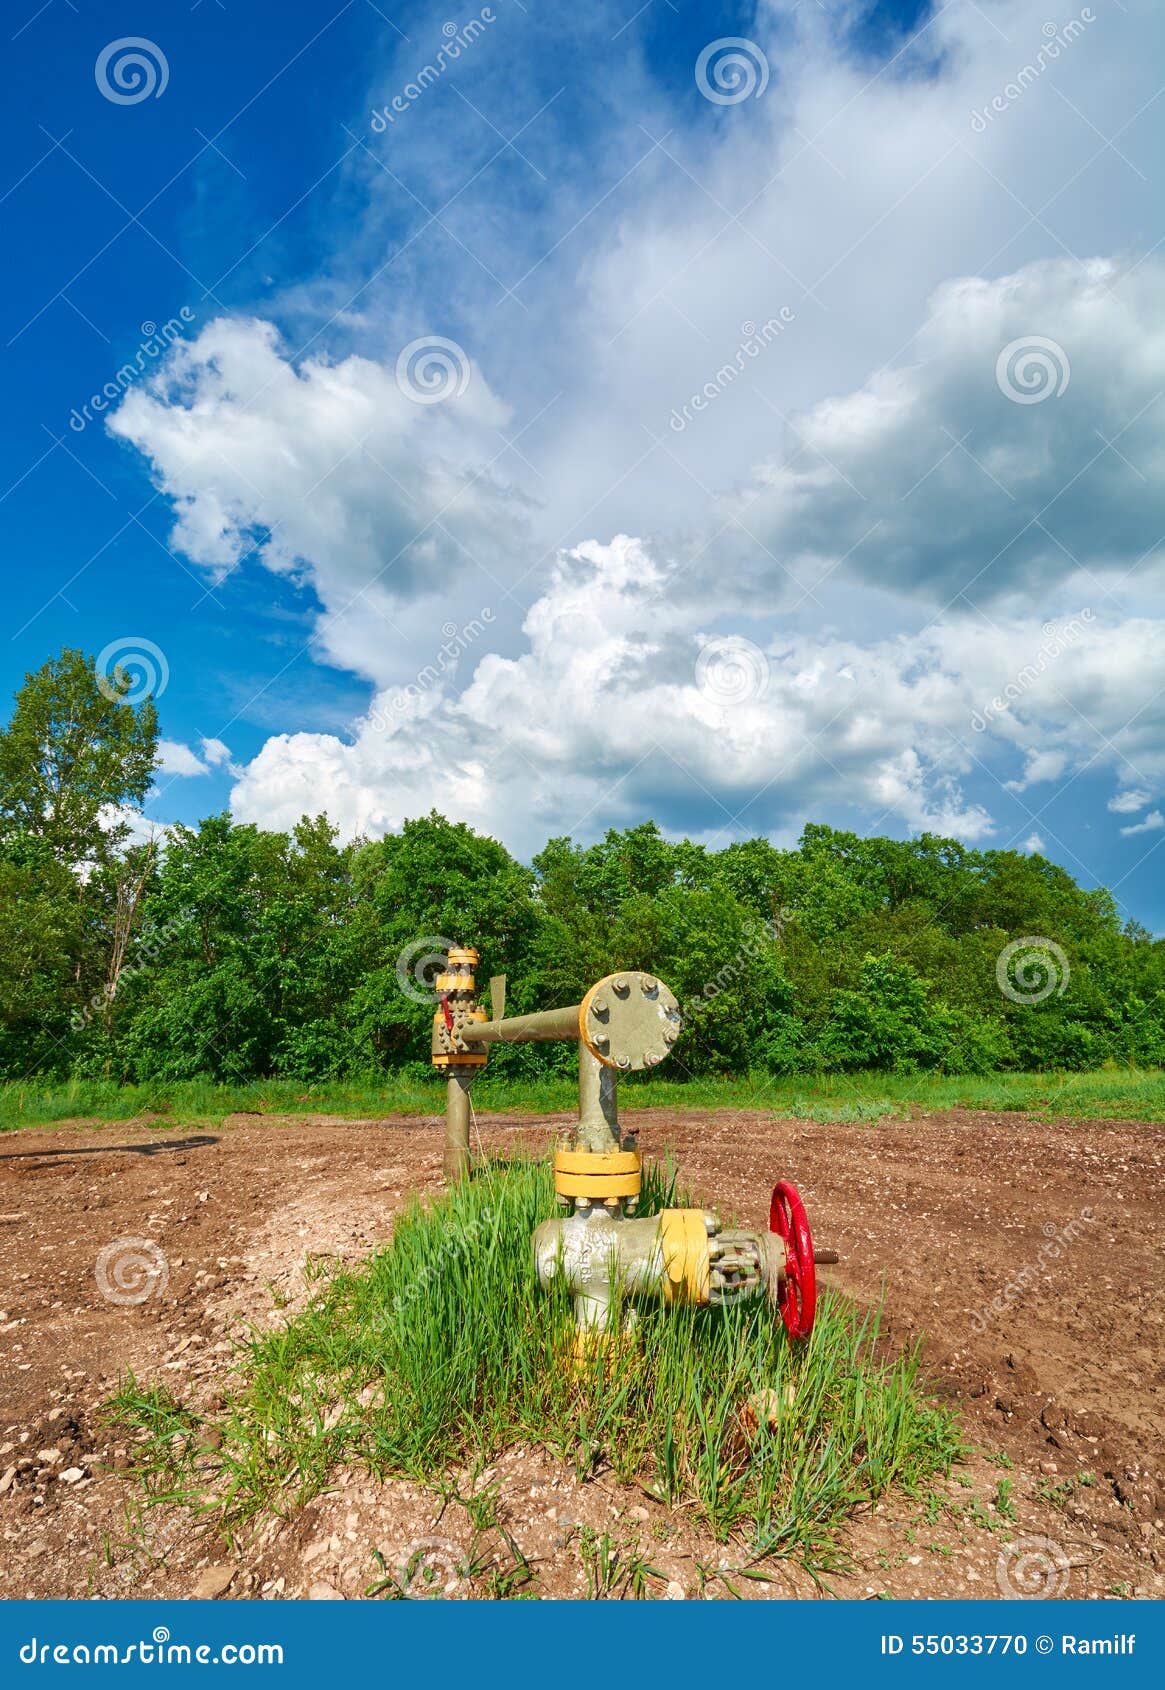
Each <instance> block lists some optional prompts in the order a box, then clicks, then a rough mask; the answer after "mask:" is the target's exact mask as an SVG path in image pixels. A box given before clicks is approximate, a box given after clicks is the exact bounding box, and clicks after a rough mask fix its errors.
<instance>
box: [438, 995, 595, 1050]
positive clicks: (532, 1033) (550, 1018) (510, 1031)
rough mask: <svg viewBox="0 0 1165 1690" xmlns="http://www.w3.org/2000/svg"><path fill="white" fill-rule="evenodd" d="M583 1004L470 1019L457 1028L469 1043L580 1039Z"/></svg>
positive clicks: (516, 1042) (512, 1043) (505, 1043)
mask: <svg viewBox="0 0 1165 1690" xmlns="http://www.w3.org/2000/svg"><path fill="white" fill-rule="evenodd" d="M581 1008H582V1005H581V1004H577V1003H574V1004H571V1005H570V1007H569V1008H568V1009H540V1010H539V1011H538V1012H537V1014H535V1015H509V1016H507V1017H506V1019H505V1020H504V1021H466V1022H464V1023H463V1024H462V1025H461V1026H460V1027H459V1028H458V1029H457V1030H458V1032H459V1033H460V1035H461V1037H462V1038H463V1039H464V1040H465V1042H466V1044H468V1045H475V1044H503V1045H518V1044H529V1043H530V1042H531V1040H534V1039H577V1038H578V1018H579V1012H580V1010H581Z"/></svg>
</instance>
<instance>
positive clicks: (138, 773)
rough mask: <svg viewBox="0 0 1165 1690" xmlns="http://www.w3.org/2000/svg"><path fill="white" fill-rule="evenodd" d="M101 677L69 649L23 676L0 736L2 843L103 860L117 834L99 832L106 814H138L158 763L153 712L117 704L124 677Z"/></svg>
mask: <svg viewBox="0 0 1165 1690" xmlns="http://www.w3.org/2000/svg"><path fill="white" fill-rule="evenodd" d="M98 680H99V677H98V676H97V674H96V673H95V670H94V666H93V661H92V659H91V658H88V657H86V656H85V653H84V652H81V651H72V650H70V649H68V648H67V647H66V648H65V649H64V650H63V651H62V652H61V655H60V657H56V658H50V659H49V660H48V661H47V662H46V663H44V664H42V665H41V667H40V668H39V669H38V670H37V671H36V672H35V673H34V674H30V675H26V676H25V678H24V684H23V686H22V687H21V688H20V690H19V692H18V693H17V695H16V704H15V708H14V709H13V712H12V719H11V721H10V722H9V723H8V726H7V727H6V728H5V729H3V731H0V836H2V837H6V838H10V837H12V836H13V835H20V834H28V835H31V836H32V837H33V838H34V839H42V840H44V841H45V842H46V843H47V844H48V846H49V848H50V850H51V851H52V853H53V855H54V856H55V857H56V859H57V860H58V862H62V863H67V864H70V865H76V864H80V863H87V862H92V861H95V860H98V861H99V860H102V859H103V858H104V857H106V856H107V855H108V853H109V851H110V850H111V849H112V848H113V846H114V844H115V843H116V842H117V841H118V839H119V838H120V839H124V837H125V830H124V828H123V829H122V830H121V831H120V834H119V833H118V832H117V831H116V830H113V831H111V830H109V829H108V828H102V827H101V826H99V825H98V817H99V815H100V813H101V811H102V810H104V809H106V808H107V807H110V806H115V805H137V804H140V803H141V801H142V799H143V798H144V797H145V794H146V789H147V787H148V786H149V784H150V779H151V777H152V775H153V772H154V768H155V763H156V749H157V741H158V720H157V713H156V711H155V709H154V705H153V702H152V701H151V700H150V699H148V698H147V699H145V700H144V701H143V702H142V703H140V704H137V705H133V704H126V703H124V702H123V699H124V695H125V694H126V693H127V692H129V690H130V687H131V681H130V678H129V676H128V675H126V674H124V673H123V672H122V671H121V670H117V671H116V672H115V673H114V675H113V676H112V677H107V676H102V677H100V683H101V684H100V685H99V684H98Z"/></svg>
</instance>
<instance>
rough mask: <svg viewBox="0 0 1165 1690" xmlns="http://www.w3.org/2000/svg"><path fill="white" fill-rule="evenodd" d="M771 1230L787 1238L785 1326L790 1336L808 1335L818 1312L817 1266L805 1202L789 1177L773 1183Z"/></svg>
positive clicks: (781, 1299) (780, 1298)
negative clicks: (815, 1264) (814, 1263)
mask: <svg viewBox="0 0 1165 1690" xmlns="http://www.w3.org/2000/svg"><path fill="white" fill-rule="evenodd" d="M769 1231H770V1232H775V1233H776V1234H777V1235H778V1237H780V1238H783V1239H784V1242H785V1277H784V1280H783V1281H782V1283H781V1287H780V1291H779V1292H778V1295H777V1306H778V1307H779V1309H780V1311H781V1318H782V1320H783V1321H784V1322H785V1330H786V1331H787V1332H788V1334H789V1336H790V1338H807V1337H808V1336H809V1334H810V1332H812V1330H813V1321H814V1317H815V1316H816V1314H817V1270H816V1268H815V1267H814V1265H813V1239H812V1237H811V1235H810V1232H809V1221H808V1219H807V1217H806V1214H805V1205H804V1203H802V1201H801V1193H800V1192H799V1191H798V1190H797V1187H796V1186H795V1185H790V1184H789V1182H788V1180H778V1182H777V1184H776V1185H774V1187H773V1200H772V1204H771V1205H770V1208H769Z"/></svg>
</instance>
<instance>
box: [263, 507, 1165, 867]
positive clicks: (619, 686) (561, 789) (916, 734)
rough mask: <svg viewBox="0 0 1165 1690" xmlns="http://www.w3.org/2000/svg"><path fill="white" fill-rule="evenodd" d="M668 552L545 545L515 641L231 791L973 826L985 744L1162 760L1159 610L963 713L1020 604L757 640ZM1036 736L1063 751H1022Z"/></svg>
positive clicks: (995, 669)
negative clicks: (703, 624) (680, 593)
mask: <svg viewBox="0 0 1165 1690" xmlns="http://www.w3.org/2000/svg"><path fill="white" fill-rule="evenodd" d="M677 567H678V566H677V565H676V564H674V563H669V562H667V561H661V560H660V559H659V558H657V557H655V556H654V555H653V554H652V553H651V552H650V550H648V549H647V548H646V547H645V546H644V545H643V543H642V542H640V541H637V540H634V539H630V538H627V537H625V536H619V537H618V538H616V540H615V541H613V542H612V544H611V545H610V546H600V545H598V544H595V543H591V544H588V545H585V546H582V547H580V548H578V549H577V550H576V551H574V552H572V553H568V554H564V555H563V556H562V557H561V558H560V559H559V560H558V562H557V564H556V565H555V568H554V570H553V573H552V576H551V579H550V581H549V583H548V584H547V586H546V589H545V590H544V592H543V593H542V594H541V596H540V597H539V598H538V599H537V600H536V601H535V603H534V605H533V606H532V607H531V610H530V612H529V614H528V616H527V618H526V621H525V624H524V630H523V632H524V640H525V644H524V649H523V650H521V651H520V652H519V653H517V654H516V655H513V656H502V655H500V654H498V653H496V652H487V653H485V654H484V655H481V656H480V657H476V656H474V655H472V654H470V655H469V656H468V657H467V668H466V670H465V673H464V676H463V677H459V678H458V679H457V680H455V681H452V682H446V681H445V680H443V679H442V680H436V681H434V682H433V683H432V684H429V685H427V686H425V687H413V688H412V689H411V692H407V693H405V694H401V693H394V694H393V695H392V696H391V697H390V696H389V695H387V694H385V695H382V697H381V698H379V699H378V700H377V701H376V704H375V705H374V707H373V709H372V710H371V711H370V712H369V715H368V717H366V718H365V719H364V720H363V721H362V722H361V723H360V724H358V725H357V728H356V731H355V734H354V736H353V738H352V740H351V741H350V742H346V741H343V740H341V739H339V738H337V737H336V736H333V735H325V734H295V735H280V736H277V737H275V738H273V739H271V740H269V741H268V742H267V744H266V745H265V746H264V747H263V749H262V751H261V752H260V754H259V756H258V757H257V758H255V759H254V760H253V761H252V762H251V763H250V764H249V765H248V767H247V769H246V771H245V773H244V775H243V778H242V779H241V780H240V781H239V782H238V783H237V785H236V786H235V788H234V790H233V793H232V804H233V807H234V808H235V809H236V811H237V812H238V813H239V814H240V815H241V816H243V817H244V818H247V819H263V820H266V821H267V822H269V823H271V824H273V825H279V826H284V827H286V826H291V825H292V824H293V823H294V822H295V821H296V820H297V819H298V817H299V815H300V814H301V813H302V812H304V811H310V810H312V809H313V808H315V807H317V806H318V804H319V801H320V795H321V794H322V793H326V794H327V795H328V807H329V811H330V813H331V815H332V817H333V819H334V820H335V821H337V822H338V823H339V824H340V826H341V827H342V829H343V830H344V832H345V833H347V834H353V833H370V834H378V833H381V832H383V831H385V830H387V829H391V828H394V827H398V826H399V825H400V823H401V822H402V821H403V820H404V818H405V817H406V816H409V815H415V814H418V813H423V812H424V811H427V810H428V809H429V808H430V807H432V806H436V807H437V808H440V809H444V810H445V811H447V812H450V813H453V814H456V815H458V816H460V817H463V818H465V819H467V820H469V821H471V822H473V823H474V824H475V825H477V826H479V827H482V828H485V829H487V830H489V831H491V832H494V833H500V834H501V835H502V836H503V837H505V838H506V839H507V840H509V841H510V842H511V844H512V845H513V846H514V847H515V848H517V849H520V850H526V851H528V850H531V849H534V848H536V847H537V846H538V845H539V844H540V843H541V842H542V841H543V840H544V839H545V838H546V837H547V835H548V834H551V833H558V832H574V833H586V832H593V831H594V830H595V827H596V825H599V826H603V827H605V826H608V825H616V824H621V823H626V822H629V821H633V820H637V819H641V818H642V817H643V816H644V815H655V816H657V817H658V818H660V819H661V820H663V821H664V823H665V824H668V823H670V824H671V825H672V826H675V827H677V828H685V829H687V830H688V831H690V832H692V833H694V834H698V835H701V836H704V837H708V838H714V839H719V840H722V841H723V840H726V839H730V838H733V837H739V836H741V835H744V834H750V833H756V832H765V831H774V832H775V831H780V830H786V831H787V830H788V829H790V828H794V829H795V828H796V826H797V825H799V824H800V823H801V822H802V821H804V820H805V819H808V818H811V817H813V816H819V815H821V814H822V813H825V812H826V811H830V812H832V813H834V814H836V813H838V808H839V806H841V807H843V808H844V810H845V812H846V813H848V814H850V815H851V816H855V817H856V818H858V819H859V820H860V822H861V824H862V825H864V826H868V827H871V828H873V827H879V826H881V827H887V826H888V827H891V828H902V827H905V828H907V829H910V830H924V829H926V830H930V831H935V832H940V833H944V834H953V835H955V836H956V837H959V838H962V839H965V840H967V841H970V842H978V841H984V840H987V839H989V838H991V837H992V835H993V833H994V831H995V827H994V823H993V821H992V817H991V814H990V812H989V810H988V809H987V808H986V807H985V806H984V805H983V804H982V803H981V802H977V801H973V800H972V799H971V798H969V797H968V796H967V794H966V792H965V785H966V782H967V780H968V778H969V777H971V776H974V775H976V774H977V773H979V772H981V771H982V770H983V769H984V767H985V766H986V764H987V762H988V761H989V760H990V761H997V760H998V759H999V758H1000V757H1004V758H1010V759H1012V760H1013V761H1015V760H1018V759H1020V758H1023V757H1025V755H1026V756H1027V761H1028V771H1029V780H1035V779H1037V778H1039V779H1042V780H1044V781H1050V780H1051V779H1053V778H1055V775H1057V774H1059V773H1061V772H1062V771H1063V769H1065V768H1067V767H1068V766H1069V765H1070V764H1071V765H1073V766H1075V767H1080V766H1082V765H1084V764H1086V763H1089V762H1091V761H1093V760H1095V759H1096V758H1098V757H1100V758H1103V759H1104V761H1105V762H1107V763H1109V764H1110V765H1112V766H1117V767H1123V766H1124V760H1125V758H1126V757H1132V756H1134V755H1135V756H1136V757H1137V758H1138V759H1140V760H1143V761H1144V762H1145V763H1147V764H1152V765H1154V766H1155V767H1158V768H1160V769H1161V770H1162V772H1163V773H1165V750H1163V749H1160V747H1161V744H1162V742H1161V736H1160V732H1159V728H1158V730H1156V731H1155V730H1154V729H1153V728H1152V727H1151V725H1149V724H1144V725H1138V726H1137V727H1135V728H1133V729H1129V728H1127V727H1126V724H1127V722H1128V720H1129V717H1130V716H1132V715H1133V714H1134V713H1135V710H1136V702H1135V701H1136V700H1137V698H1138V696H1143V689H1144V688H1145V687H1146V686H1147V684H1148V682H1149V678H1150V677H1151V675H1152V674H1154V673H1156V672H1159V669H1160V666H1161V664H1162V662H1163V661H1165V626H1159V627H1157V628H1155V629H1152V630H1148V629H1138V630H1136V631H1135V634H1134V635H1133V637H1130V635H1129V631H1128V630H1126V629H1125V628H1123V627H1122V626H1121V625H1119V624H1115V625H1105V624H1103V623H1100V622H1099V621H1098V622H1097V623H1096V625H1095V626H1094V627H1091V628H1090V629H1089V632H1088V638H1087V641H1081V642H1080V643H1079V644H1077V645H1073V646H1071V647H1070V648H1068V649H1066V650H1065V651H1064V652H1063V654H1062V655H1061V657H1060V659H1059V662H1060V667H1059V668H1058V669H1055V670H1051V671H1049V672H1048V673H1046V674H1044V675H1042V676H1035V677H1034V679H1033V680H1032V681H1031V684H1030V685H1029V686H1028V687H1027V688H1026V689H1025V690H1024V692H1023V693H1022V695H1021V697H1020V698H1019V700H1018V701H1017V702H1016V703H1014V704H1012V705H1010V706H1009V707H1008V708H1005V709H1004V710H1002V711H1001V712H1000V713H999V715H998V717H997V718H996V719H993V720H991V721H989V722H988V723H987V724H986V726H985V727H984V728H983V729H982V730H981V731H976V726H975V724H976V722H981V721H982V716H981V707H982V705H983V704H984V702H985V701H986V700H988V699H989V698H990V697H992V696H995V695H998V694H999V693H1000V691H1001V688H1003V687H1004V685H1005V683H1006V680H1007V677H1008V676H1010V675H1013V674H1017V673H1019V672H1020V671H1021V670H1022V669H1023V668H1024V666H1025V665H1027V666H1028V667H1031V659H1032V657H1033V655H1034V654H1036V653H1037V652H1038V651H1039V649H1040V645H1041V642H1044V643H1046V641H1047V634H1046V632H1045V630H1044V628H1043V626H1042V625H1041V624H1040V623H1038V622H1033V621H1032V620H1031V619H1030V618H1028V619H1018V620H1015V621H1012V622H1008V623H1007V624H1005V625H996V626H995V627H987V626H986V625H984V624H983V623H981V622H979V621H977V620H975V619H974V618H970V617H964V618H961V619H948V620H947V621H945V622H942V623H940V624H937V625H936V626H934V627H932V628H930V629H928V630H925V631H924V632H922V633H920V634H918V635H916V636H913V637H906V636H897V637H894V638H889V639H886V640H881V641H872V642H868V643H866V644H859V643H857V642H855V641H851V640H844V639H840V638H832V639H831V638H826V637H821V636H797V637H785V638H781V637H775V638H772V639H770V640H768V641H766V642H765V645H764V647H763V648H762V646H760V645H758V644H757V643H755V642H753V641H751V640H748V639H745V638H743V637H741V636H738V635H732V636H724V635H719V634H716V633H714V632H710V631H708V630H707V629H706V628H705V629H703V630H702V629H700V628H699V626H698V625H693V624H692V623H691V622H690V620H689V618H688V616H687V613H686V611H685V610H684V608H683V607H678V608H677V607H676V606H674V605H673V604H672V602H671V601H670V599H669V597H668V594H667V592H666V587H667V583H668V580H669V577H670V575H671V574H672V573H673V572H674V571H675V570H676V568H677ZM1130 649H1133V650H1139V651H1140V652H1141V653H1142V654H1143V655H1142V658H1141V661H1140V663H1139V665H1132V664H1130V662H1129V659H1128V651H1129V650H1130ZM1069 699H1071V700H1075V701H1079V703H1080V704H1081V705H1087V709H1088V712H1089V713H1090V716H1089V720H1088V721H1087V722H1086V720H1085V717H1084V714H1083V712H1082V711H1079V710H1074V709H1067V708H1066V704H1065V701H1066V700H1069ZM1113 736H1115V740H1114V741H1113V743H1111V744H1110V745H1109V747H1108V748H1107V749H1106V748H1105V746H1104V744H1103V743H1102V742H1103V739H1104V738H1108V739H1110V740H1113ZM1048 740H1052V741H1054V742H1056V743H1057V744H1058V745H1059V747H1060V749H1059V753H1058V756H1059V759H1060V761H1058V762H1055V763H1045V764H1044V765H1043V767H1042V768H1041V766H1040V752H1039V750H1038V748H1039V746H1041V745H1042V744H1043V743H1044V742H1045V741H1048ZM1122 747H1123V748H1124V749H1122ZM1053 771H1054V772H1053Z"/></svg>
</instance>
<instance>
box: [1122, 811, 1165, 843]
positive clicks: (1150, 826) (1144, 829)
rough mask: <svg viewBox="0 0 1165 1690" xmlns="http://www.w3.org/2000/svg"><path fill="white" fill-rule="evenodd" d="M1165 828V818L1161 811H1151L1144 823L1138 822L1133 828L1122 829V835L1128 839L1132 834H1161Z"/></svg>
mask: <svg viewBox="0 0 1165 1690" xmlns="http://www.w3.org/2000/svg"><path fill="white" fill-rule="evenodd" d="M1163 827H1165V816H1163V815H1162V814H1161V812H1160V810H1150V811H1149V814H1148V815H1147V816H1146V817H1145V819H1144V821H1140V822H1136V823H1135V824H1134V825H1133V826H1132V827H1122V828H1121V833H1122V834H1124V835H1125V836H1126V837H1127V836H1128V835H1129V834H1131V833H1159V832H1160V830H1161V829H1162V828H1163Z"/></svg>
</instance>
